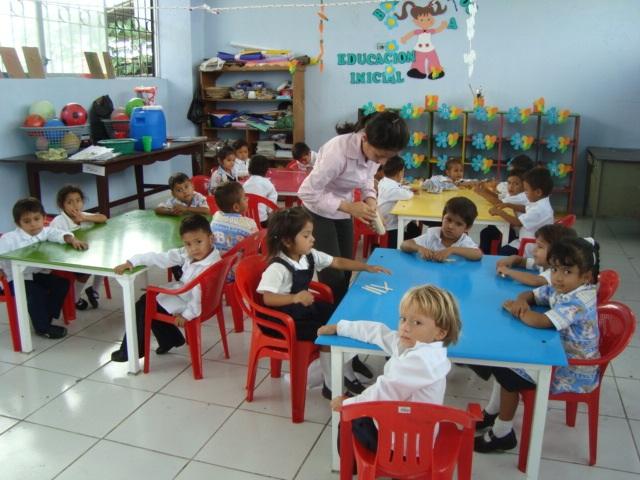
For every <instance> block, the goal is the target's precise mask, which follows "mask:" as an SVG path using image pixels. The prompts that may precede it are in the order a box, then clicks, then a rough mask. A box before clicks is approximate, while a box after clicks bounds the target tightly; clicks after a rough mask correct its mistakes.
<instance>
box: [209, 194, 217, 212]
mask: <svg viewBox="0 0 640 480" xmlns="http://www.w3.org/2000/svg"><path fill="white" fill-rule="evenodd" d="M207 205H209V210H210V211H211V215H213V214H214V213H216V212H217V211H218V210H220V209H219V208H218V204H217V203H216V197H214V196H213V195H207Z"/></svg>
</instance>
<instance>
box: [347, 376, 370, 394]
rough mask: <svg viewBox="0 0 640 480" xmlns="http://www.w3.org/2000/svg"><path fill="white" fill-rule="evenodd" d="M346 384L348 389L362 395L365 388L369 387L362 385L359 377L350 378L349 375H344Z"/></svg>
mask: <svg viewBox="0 0 640 480" xmlns="http://www.w3.org/2000/svg"><path fill="white" fill-rule="evenodd" d="M344 386H345V387H347V390H349V391H350V392H351V393H353V394H355V395H360V394H361V393H362V392H364V390H365V388H367V387H365V386H364V385H362V384H361V383H360V381H359V380H358V379H357V378H354V379H353V380H349V379H348V378H347V377H344Z"/></svg>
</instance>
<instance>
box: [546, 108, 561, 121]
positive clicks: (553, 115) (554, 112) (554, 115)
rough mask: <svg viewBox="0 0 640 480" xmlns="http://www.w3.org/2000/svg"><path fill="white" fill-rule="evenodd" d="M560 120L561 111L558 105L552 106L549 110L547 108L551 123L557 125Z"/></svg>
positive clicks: (548, 118) (548, 119)
mask: <svg viewBox="0 0 640 480" xmlns="http://www.w3.org/2000/svg"><path fill="white" fill-rule="evenodd" d="M558 120H559V112H558V109H557V108H556V107H551V108H550V109H549V110H547V121H548V122H549V125H556V124H557V123H558Z"/></svg>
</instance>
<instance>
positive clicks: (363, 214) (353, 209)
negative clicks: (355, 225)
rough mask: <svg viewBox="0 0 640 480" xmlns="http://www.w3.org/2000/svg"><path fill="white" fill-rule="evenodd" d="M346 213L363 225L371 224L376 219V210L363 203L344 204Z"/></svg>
mask: <svg viewBox="0 0 640 480" xmlns="http://www.w3.org/2000/svg"><path fill="white" fill-rule="evenodd" d="M345 206H346V207H347V208H346V209H345V211H346V213H348V214H349V215H351V216H352V217H353V218H358V219H360V220H362V221H363V222H365V223H371V222H372V221H373V220H375V218H376V208H375V207H372V206H371V205H368V204H366V203H365V202H352V203H346V204H345Z"/></svg>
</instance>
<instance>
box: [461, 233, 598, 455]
mask: <svg viewBox="0 0 640 480" xmlns="http://www.w3.org/2000/svg"><path fill="white" fill-rule="evenodd" d="M548 258H549V264H550V265H551V284H550V285H545V286H542V287H539V288H536V289H535V290H533V291H529V292H523V293H521V294H520V295H518V298H516V299H515V300H508V301H506V302H505V303H504V305H503V307H504V309H505V310H507V311H509V312H510V313H511V314H512V315H513V316H514V317H516V318H518V319H520V321H522V322H524V323H526V324H527V325H529V326H531V327H535V328H555V329H557V330H558V331H559V333H560V339H561V340H562V343H563V346H564V349H565V351H566V353H567V357H568V358H569V359H571V358H577V359H591V358H597V357H598V356H599V355H600V353H599V352H598V345H599V337H600V333H599V330H598V314H597V310H596V285H595V282H596V279H597V278H598V270H599V248H598V245H597V244H593V245H592V244H591V243H589V242H588V241H587V240H585V239H584V238H565V239H563V240H560V241H558V242H556V243H554V244H553V245H552V246H551V250H550V251H549V257H548ZM532 305H544V306H548V307H549V310H547V311H546V312H544V313H539V312H537V311H534V310H531V306H532ZM469 367H470V368H471V369H472V370H474V371H475V372H476V373H477V374H478V375H479V376H480V377H481V378H483V379H485V380H488V379H489V378H490V377H491V375H493V377H494V379H495V381H494V385H493V391H492V393H491V398H490V400H489V403H488V404H487V406H486V407H485V408H484V411H483V416H484V418H483V420H482V421H481V422H478V423H477V424H476V429H477V430H482V429H486V428H489V427H491V430H489V431H488V432H486V433H485V434H484V435H483V436H480V437H476V439H475V446H474V449H475V451H476V452H481V453H487V452H493V451H496V450H511V449H513V448H515V447H516V445H517V444H518V442H517V440H516V434H515V432H514V431H513V417H514V416H515V413H516V410H517V408H518V398H519V394H518V392H519V391H520V390H527V389H535V388H536V384H535V383H534V380H533V379H532V378H531V377H530V376H529V374H528V373H527V372H526V371H525V370H523V369H519V368H516V369H513V370H512V369H509V368H504V367H489V366H479V365H470V366H469ZM597 386H598V367H597V366H574V367H572V366H567V367H558V368H556V369H555V370H554V373H553V377H552V379H551V388H550V392H551V393H552V394H556V393H564V392H578V393H586V392H591V391H592V390H594V389H595V388H596V387H597Z"/></svg>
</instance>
